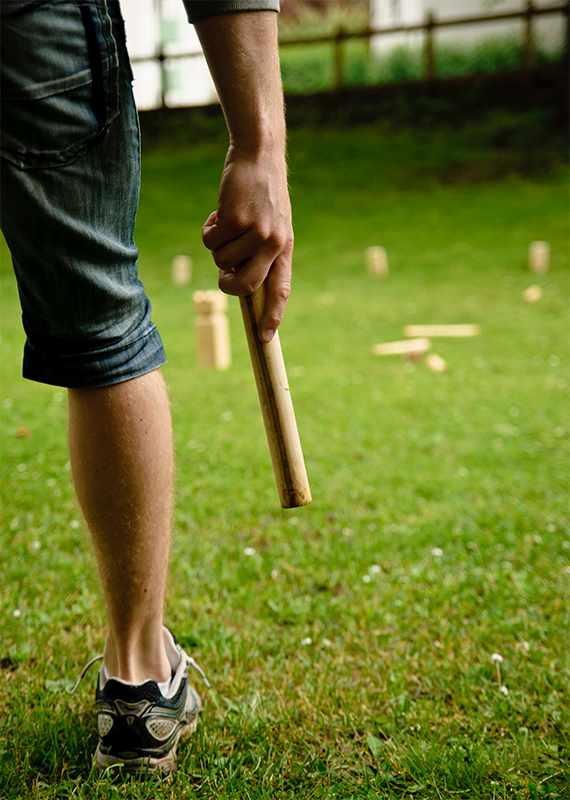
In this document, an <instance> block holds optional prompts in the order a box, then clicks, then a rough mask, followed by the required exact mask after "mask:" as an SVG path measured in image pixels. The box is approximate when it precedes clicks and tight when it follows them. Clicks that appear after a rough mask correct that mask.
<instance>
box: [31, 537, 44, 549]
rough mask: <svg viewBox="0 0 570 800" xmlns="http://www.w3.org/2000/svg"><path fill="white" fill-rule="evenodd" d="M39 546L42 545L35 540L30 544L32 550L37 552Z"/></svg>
mask: <svg viewBox="0 0 570 800" xmlns="http://www.w3.org/2000/svg"><path fill="white" fill-rule="evenodd" d="M41 546H42V543H41V542H38V540H37V539H36V540H35V541H34V542H32V545H31V547H32V550H39V549H40V547H41Z"/></svg>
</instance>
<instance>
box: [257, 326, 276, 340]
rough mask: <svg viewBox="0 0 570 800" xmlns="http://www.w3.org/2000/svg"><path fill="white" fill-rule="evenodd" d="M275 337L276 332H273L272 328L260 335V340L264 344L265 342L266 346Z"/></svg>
mask: <svg viewBox="0 0 570 800" xmlns="http://www.w3.org/2000/svg"><path fill="white" fill-rule="evenodd" d="M274 335H275V331H272V330H271V328H268V329H267V330H266V331H262V332H261V333H260V334H259V338H260V339H261V341H262V342H265V344H268V343H269V342H270V341H271V340H272V339H273V336H274Z"/></svg>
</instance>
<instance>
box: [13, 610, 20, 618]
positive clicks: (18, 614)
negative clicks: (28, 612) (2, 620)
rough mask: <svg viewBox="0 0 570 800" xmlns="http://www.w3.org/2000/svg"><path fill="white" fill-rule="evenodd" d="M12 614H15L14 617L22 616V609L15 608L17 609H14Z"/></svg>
mask: <svg viewBox="0 0 570 800" xmlns="http://www.w3.org/2000/svg"><path fill="white" fill-rule="evenodd" d="M12 616H14V617H21V616H22V612H21V611H20V609H19V608H15V609H14V610H13V611H12Z"/></svg>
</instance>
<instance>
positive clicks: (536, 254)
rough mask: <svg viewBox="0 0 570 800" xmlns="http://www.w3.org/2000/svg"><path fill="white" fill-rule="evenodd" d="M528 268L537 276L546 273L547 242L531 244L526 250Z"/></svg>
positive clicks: (548, 264)
mask: <svg viewBox="0 0 570 800" xmlns="http://www.w3.org/2000/svg"><path fill="white" fill-rule="evenodd" d="M528 266H529V269H530V270H531V272H536V273H538V274H539V275H540V274H542V273H544V272H548V267H549V266H550V245H549V244H548V242H531V243H530V245H529V248H528Z"/></svg>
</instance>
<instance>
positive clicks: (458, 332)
mask: <svg viewBox="0 0 570 800" xmlns="http://www.w3.org/2000/svg"><path fill="white" fill-rule="evenodd" d="M480 333H481V328H480V327H479V325H406V327H405V328H404V336H452V337H460V336H479V334H480Z"/></svg>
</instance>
